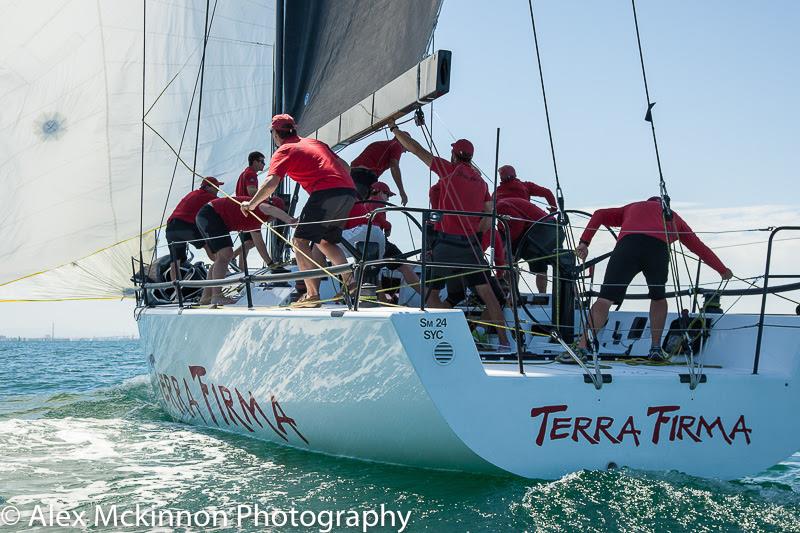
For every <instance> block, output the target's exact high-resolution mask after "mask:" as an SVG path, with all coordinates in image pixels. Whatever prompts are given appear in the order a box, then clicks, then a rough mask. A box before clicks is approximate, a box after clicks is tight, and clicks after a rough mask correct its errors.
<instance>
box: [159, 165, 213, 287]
mask: <svg viewBox="0 0 800 533" xmlns="http://www.w3.org/2000/svg"><path fill="white" fill-rule="evenodd" d="M221 185H223V183H222V182H221V181H218V180H217V178H212V177H210V176H209V177H208V178H203V181H202V182H201V183H200V188H199V189H196V190H194V191H192V192H190V193H189V194H187V195H186V196H184V197H183V198H181V201H180V202H178V205H176V206H175V210H174V211H173V212H172V214H171V215H170V216H169V218H168V219H167V229H166V231H165V234H166V237H167V244H170V245H172V252H173V260H172V262H171V263H170V266H169V271H170V274H171V275H172V278H171V279H172V280H173V281H174V280H176V279H178V266H179V265H180V264H181V263H183V262H184V261H186V243H188V242H191V243H192V246H194V247H195V248H197V249H200V248H205V250H206V254H208V258H209V259H211V260H212V261H213V260H214V252H212V251H211V248H209V246H208V243H207V242H205V241H204V240H203V235H202V234H201V233H200V230H199V229H197V224H196V223H195V217H196V216H197V212H198V211H200V208H201V207H203V206H204V205H206V204H207V203H208V202H210V201H211V200H213V199H215V198H216V197H217V191H218V190H219V187H220V186H221Z"/></svg>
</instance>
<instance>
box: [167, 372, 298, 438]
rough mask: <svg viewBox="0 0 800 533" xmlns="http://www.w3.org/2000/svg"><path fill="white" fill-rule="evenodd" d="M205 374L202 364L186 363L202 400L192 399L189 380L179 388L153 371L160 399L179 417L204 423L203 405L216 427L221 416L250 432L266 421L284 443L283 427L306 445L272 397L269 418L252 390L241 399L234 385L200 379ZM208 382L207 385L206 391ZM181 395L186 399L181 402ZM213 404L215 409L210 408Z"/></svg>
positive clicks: (169, 379) (293, 421) (230, 423)
mask: <svg viewBox="0 0 800 533" xmlns="http://www.w3.org/2000/svg"><path fill="white" fill-rule="evenodd" d="M206 374H207V372H206V369H205V368H204V367H202V366H199V365H190V366H189V377H190V382H193V383H196V386H197V387H198V388H199V390H200V395H201V396H202V397H203V402H202V403H201V402H199V401H197V400H196V399H195V395H194V394H195V393H193V392H192V389H191V387H190V386H189V382H187V380H186V379H185V378H184V379H183V391H181V387H180V385H178V383H179V382H178V379H177V378H176V377H174V376H170V375H167V374H157V376H158V385H159V390H160V391H161V395H162V397H163V398H164V401H165V402H166V403H167V405H168V406H171V407H173V408H174V409H175V410H177V411H178V413H180V415H181V416H188V417H189V418H196V417H200V418H201V419H202V420H203V422H204V423H205V422H206V418H205V416H204V415H203V406H205V410H206V411H207V412H208V416H209V417H210V418H211V421H212V422H214V424H215V425H217V426H219V425H220V421H219V418H222V421H223V422H224V424H225V425H226V426H229V427H230V426H240V427H243V428H244V429H246V430H247V431H249V432H251V433H254V432H255V429H254V428H255V426H256V425H258V427H260V428H264V427H265V426H264V424H266V427H269V428H270V430H272V432H273V433H274V434H275V435H277V436H278V437H280V438H281V439H283V440H284V441H286V442H289V437H288V435H289V433H288V431H287V428H290V429H291V430H292V432H293V433H294V434H295V435H296V436H297V437H298V438H299V439H300V440H302V441H303V442H305V443H306V444H308V439H306V437H305V436H304V435H303V434H302V433H300V429H299V428H298V426H297V422H296V421H295V419H294V418H292V417H290V416H287V415H286V412H285V411H284V410H283V408H282V407H281V405H280V404H279V403H278V400H277V399H276V398H275V397H274V396H271V397H270V403H271V406H272V413H271V414H272V417H271V419H270V416H269V415H267V414H266V413H265V412H264V410H263V409H262V408H261V406H260V405H259V404H258V401H257V400H256V398H255V396H254V395H253V393H252V392H250V391H247V397H246V399H245V396H244V395H243V394H242V393H241V392H240V391H239V389H237V388H236V387H230V388H229V387H226V386H225V385H221V384H218V383H217V384H214V383H207V382H205V381H204V379H203V378H204V377H205V376H206ZM209 385H210V387H211V391H210V392H209ZM211 396H213V397H214V402H213V403H212V402H211V401H210V397H211ZM184 397H185V398H186V400H185V401H184ZM187 404H188V405H187ZM237 404H238V406H237ZM215 405H216V408H215V407H214V406H215ZM215 411H216V413H215Z"/></svg>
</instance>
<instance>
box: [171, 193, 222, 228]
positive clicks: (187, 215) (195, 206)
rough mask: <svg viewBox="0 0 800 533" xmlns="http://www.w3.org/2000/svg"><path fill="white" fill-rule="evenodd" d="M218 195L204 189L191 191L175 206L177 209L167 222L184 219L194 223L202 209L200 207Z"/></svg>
mask: <svg viewBox="0 0 800 533" xmlns="http://www.w3.org/2000/svg"><path fill="white" fill-rule="evenodd" d="M216 197H217V195H216V194H214V193H212V192H208V191H204V190H203V189H196V190H194V191H192V192H190V193H189V194H187V195H186V196H184V197H183V198H181V201H180V202H178V205H176V206H175V210H174V211H173V212H172V214H171V215H170V216H169V218H168V219H167V222H169V221H170V220H182V221H184V222H188V223H189V224H194V219H195V217H196V216H197V212H198V211H200V208H201V207H203V206H204V205H206V204H207V203H208V202H210V201H212V200H214V199H215V198H216Z"/></svg>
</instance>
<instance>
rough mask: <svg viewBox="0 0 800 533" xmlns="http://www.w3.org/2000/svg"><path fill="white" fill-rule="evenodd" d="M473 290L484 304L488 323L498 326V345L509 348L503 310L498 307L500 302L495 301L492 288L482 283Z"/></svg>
mask: <svg viewBox="0 0 800 533" xmlns="http://www.w3.org/2000/svg"><path fill="white" fill-rule="evenodd" d="M475 290H476V291H477V292H478V296H480V297H481V300H483V303H485V304H486V312H487V314H488V316H489V319H490V320H489V322H491V323H493V324H495V325H496V326H498V328H497V337H498V338H499V339H500V344H501V345H503V346H509V345H510V344H511V343H510V342H509V340H508V334H507V333H506V330H505V325H506V321H505V318H504V317H503V309H502V308H501V307H500V302H498V301H497V297H496V296H495V295H494V291H493V290H492V287H491V286H490V285H489V284H488V283H483V284H481V285H477V286H476V287H475Z"/></svg>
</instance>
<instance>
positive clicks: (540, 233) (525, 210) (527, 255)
mask: <svg viewBox="0 0 800 533" xmlns="http://www.w3.org/2000/svg"><path fill="white" fill-rule="evenodd" d="M497 214H499V215H507V216H509V217H513V219H512V220H509V221H508V230H509V233H510V234H511V249H512V250H513V251H514V254H515V255H519V257H521V258H522V259H525V260H527V261H528V268H529V269H530V271H531V273H533V274H536V290H537V291H539V292H540V293H545V292H547V264H548V262H549V261H547V260H539V259H537V257H542V256H550V255H552V254H553V253H554V250H556V249H557V248H559V247H560V246H561V242H563V240H564V232H563V231H561V230H560V228H558V227H557V225H556V221H555V220H554V219H553V217H550V218H549V219H547V220H544V221H542V222H541V223H540V224H539V225H537V226H536V229H534V230H531V231H530V232H529V231H528V229H529V228H530V227H531V226H533V225H534V222H536V221H538V220H542V219H544V218H545V217H547V213H545V212H544V211H543V210H541V209H539V208H538V207H536V206H535V205H533V204H532V203H530V202H529V201H528V200H523V199H522V198H505V199H503V200H498V201H497Z"/></svg>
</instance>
